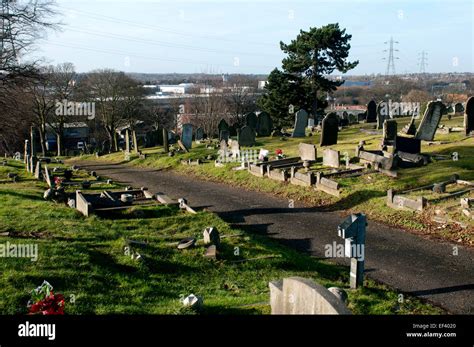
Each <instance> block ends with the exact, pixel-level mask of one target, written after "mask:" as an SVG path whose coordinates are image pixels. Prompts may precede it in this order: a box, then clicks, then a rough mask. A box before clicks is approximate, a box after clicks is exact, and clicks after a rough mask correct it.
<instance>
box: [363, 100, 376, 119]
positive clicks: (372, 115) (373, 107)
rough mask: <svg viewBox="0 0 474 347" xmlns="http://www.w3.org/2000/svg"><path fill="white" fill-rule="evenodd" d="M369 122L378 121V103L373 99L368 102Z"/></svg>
mask: <svg viewBox="0 0 474 347" xmlns="http://www.w3.org/2000/svg"><path fill="white" fill-rule="evenodd" d="M365 121H366V122H367V123H375V122H376V121H377V104H376V103H375V101H374V100H371V101H370V102H369V103H368V104H367V118H366V120H365Z"/></svg>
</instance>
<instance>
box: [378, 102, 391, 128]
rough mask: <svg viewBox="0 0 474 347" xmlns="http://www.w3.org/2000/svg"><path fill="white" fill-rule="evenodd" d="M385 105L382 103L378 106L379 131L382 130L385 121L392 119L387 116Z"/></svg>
mask: <svg viewBox="0 0 474 347" xmlns="http://www.w3.org/2000/svg"><path fill="white" fill-rule="evenodd" d="M384 103H385V102H384V101H381V102H379V104H378V105H377V129H382V128H383V124H384V121H385V120H386V119H390V118H389V116H388V115H386V114H385V113H386V112H385V111H386V110H385V109H384Z"/></svg>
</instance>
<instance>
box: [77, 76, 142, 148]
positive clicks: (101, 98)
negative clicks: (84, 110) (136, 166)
mask: <svg viewBox="0 0 474 347" xmlns="http://www.w3.org/2000/svg"><path fill="white" fill-rule="evenodd" d="M80 84H81V89H82V91H83V93H84V94H85V95H87V97H88V99H89V100H90V101H91V102H95V103H96V113H97V115H98V117H99V120H100V122H101V124H102V126H103V127H104V130H105V131H106V133H107V135H108V139H109V151H117V150H118V142H117V128H118V127H119V126H121V125H123V124H124V123H126V122H130V120H131V118H132V117H134V116H133V112H134V110H135V108H136V107H137V100H138V98H139V96H138V93H139V88H138V87H137V82H136V81H135V80H133V79H131V78H130V77H127V76H126V75H125V74H124V73H123V72H117V71H114V70H110V69H103V70H95V71H93V72H91V73H89V74H88V75H87V77H86V78H85V79H84V80H82V81H81V83H80ZM127 119H128V120H127Z"/></svg>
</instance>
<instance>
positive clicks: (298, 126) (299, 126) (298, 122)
mask: <svg viewBox="0 0 474 347" xmlns="http://www.w3.org/2000/svg"><path fill="white" fill-rule="evenodd" d="M307 125H308V113H307V112H306V111H305V110H299V111H298V112H296V116H295V127H294V129H293V134H292V135H291V136H292V137H305V135H306V134H305V130H306V126H307Z"/></svg>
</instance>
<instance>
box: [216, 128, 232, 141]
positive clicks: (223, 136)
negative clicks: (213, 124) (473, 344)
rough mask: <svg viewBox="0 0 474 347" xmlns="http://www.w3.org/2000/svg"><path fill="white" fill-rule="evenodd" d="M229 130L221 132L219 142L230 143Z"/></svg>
mask: <svg viewBox="0 0 474 347" xmlns="http://www.w3.org/2000/svg"><path fill="white" fill-rule="evenodd" d="M229 136H230V133H229V130H220V131H219V141H222V140H224V141H225V142H227V141H229Z"/></svg>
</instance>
